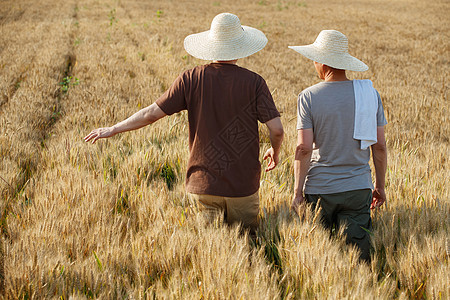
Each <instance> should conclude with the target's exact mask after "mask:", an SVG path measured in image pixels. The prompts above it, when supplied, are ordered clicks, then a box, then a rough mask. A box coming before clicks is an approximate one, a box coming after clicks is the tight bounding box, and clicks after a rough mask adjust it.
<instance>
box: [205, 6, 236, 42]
mask: <svg viewBox="0 0 450 300" xmlns="http://www.w3.org/2000/svg"><path fill="white" fill-rule="evenodd" d="M243 34H244V29H243V28H242V25H241V21H240V20H239V18H238V17H237V16H236V15H233V14H230V13H222V14H219V15H217V16H216V17H215V18H214V19H213V20H212V22H211V30H210V32H209V35H210V37H211V39H213V40H216V41H227V40H234V39H236V38H239V37H241V36H242V35H243Z"/></svg>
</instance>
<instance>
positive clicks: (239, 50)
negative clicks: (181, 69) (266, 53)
mask: <svg viewBox="0 0 450 300" xmlns="http://www.w3.org/2000/svg"><path fill="white" fill-rule="evenodd" d="M242 28H243V29H244V33H243V34H242V35H241V36H240V37H239V38H237V39H233V40H228V41H217V40H214V39H211V37H210V35H209V32H210V31H209V30H208V31H204V32H200V33H195V34H191V35H189V36H187V37H186V38H185V39H184V49H186V51H187V53H189V54H190V55H192V56H194V57H196V58H199V59H203V60H235V59H239V58H244V57H247V56H250V55H252V54H254V53H256V52H258V51H260V50H262V49H263V48H264V47H265V46H266V44H267V38H266V36H265V35H264V33H262V32H261V31H260V30H258V29H256V28H252V27H249V26H242Z"/></svg>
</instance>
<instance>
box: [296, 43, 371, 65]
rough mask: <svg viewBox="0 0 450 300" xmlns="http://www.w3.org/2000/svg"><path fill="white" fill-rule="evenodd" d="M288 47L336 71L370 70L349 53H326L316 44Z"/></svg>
mask: <svg viewBox="0 0 450 300" xmlns="http://www.w3.org/2000/svg"><path fill="white" fill-rule="evenodd" d="M288 47H289V48H290V49H292V50H294V51H296V52H298V53H300V54H301V55H303V56H304V57H306V58H308V59H310V60H313V61H316V62H318V63H321V64H324V65H327V66H330V67H333V68H335V69H341V70H349V71H356V72H364V71H367V70H368V69H369V67H368V66H367V65H366V64H365V63H363V62H362V61H360V60H359V59H357V58H356V57H353V56H351V55H350V54H348V53H333V52H324V51H321V50H320V49H318V48H317V47H316V46H315V45H314V44H311V45H306V46H288Z"/></svg>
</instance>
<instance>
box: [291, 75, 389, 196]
mask: <svg viewBox="0 0 450 300" xmlns="http://www.w3.org/2000/svg"><path fill="white" fill-rule="evenodd" d="M377 95H378V111H377V125H378V126H384V125H386V124H387V122H386V118H385V116H384V110H383V105H382V103H381V99H380V95H379V94H378V92H377ZM297 105H298V106H297V129H308V128H312V129H313V133H314V150H313V153H312V157H311V165H310V168H309V171H308V175H307V176H306V181H305V189H304V192H305V194H332V193H340V192H346V191H353V190H359V189H367V188H370V189H373V184H372V177H371V174H370V166H369V159H370V147H369V148H367V149H365V150H361V149H360V141H359V140H355V139H354V138H353V130H354V121H355V95H354V91H353V81H351V80H349V81H333V82H321V83H318V84H316V85H313V86H311V87H309V88H307V89H305V90H303V91H302V92H301V93H300V95H299V96H298V103H297Z"/></svg>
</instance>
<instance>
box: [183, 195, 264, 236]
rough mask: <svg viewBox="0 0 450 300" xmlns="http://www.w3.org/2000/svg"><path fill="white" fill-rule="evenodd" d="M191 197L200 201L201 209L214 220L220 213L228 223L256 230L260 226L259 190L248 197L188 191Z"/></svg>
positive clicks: (195, 200)
mask: <svg viewBox="0 0 450 300" xmlns="http://www.w3.org/2000/svg"><path fill="white" fill-rule="evenodd" d="M188 196H189V198H190V199H191V200H192V201H194V202H196V203H198V208H199V210H200V211H201V212H202V213H204V214H205V215H206V217H207V218H208V219H209V220H210V221H213V220H214V218H215V217H216V216H217V215H218V214H222V215H223V216H224V220H225V222H226V223H228V224H230V225H233V224H235V223H240V224H242V227H243V228H246V229H250V231H252V232H254V231H255V230H256V229H257V227H258V214H259V191H257V192H256V193H254V194H253V195H250V196H246V197H223V196H214V195H200V194H191V193H188Z"/></svg>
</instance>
